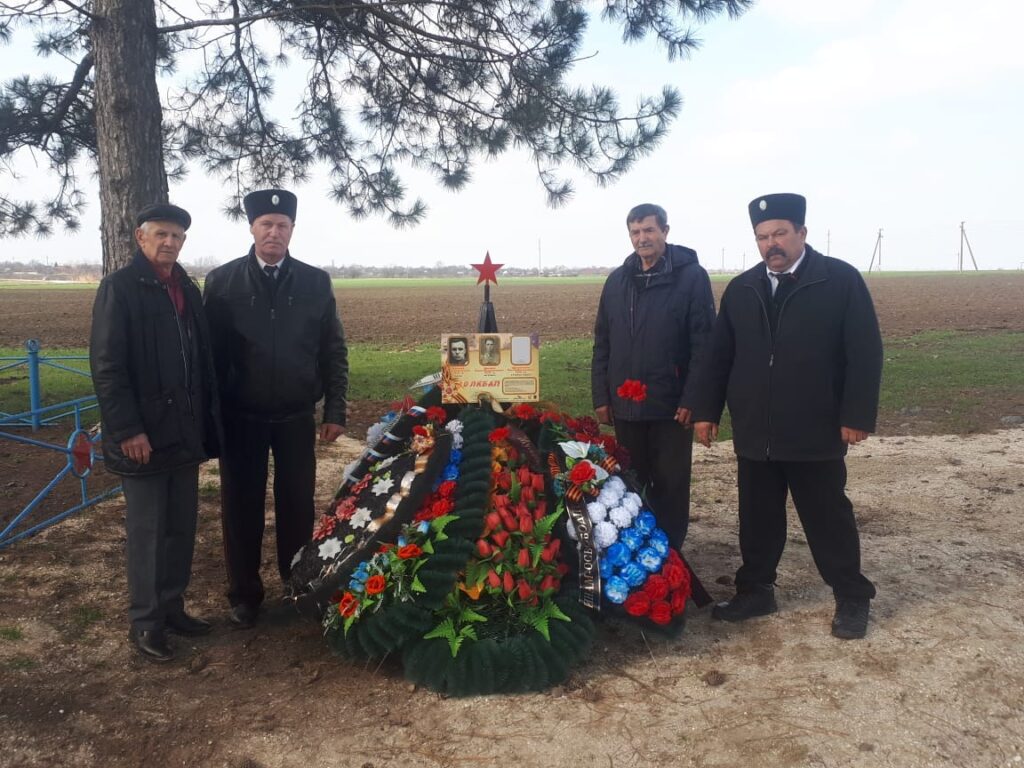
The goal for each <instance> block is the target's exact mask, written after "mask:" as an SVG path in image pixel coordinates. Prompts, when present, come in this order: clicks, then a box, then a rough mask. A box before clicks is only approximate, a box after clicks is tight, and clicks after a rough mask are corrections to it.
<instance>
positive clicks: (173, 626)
mask: <svg viewBox="0 0 1024 768" xmlns="http://www.w3.org/2000/svg"><path fill="white" fill-rule="evenodd" d="M165 621H166V624H167V629H169V630H170V631H171V632H174V633H175V634H178V635H184V636H186V637H199V636H200V635H205V634H208V633H209V632H210V630H212V629H213V625H212V624H211V623H210V622H208V621H207V620H206V619H200V618H199V617H198V616H189V615H188V613H186V612H185V610H184V609H182V610H181V611H180V612H178V613H169V614H167V618H166V620H165Z"/></svg>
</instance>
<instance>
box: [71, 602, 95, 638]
mask: <svg viewBox="0 0 1024 768" xmlns="http://www.w3.org/2000/svg"><path fill="white" fill-rule="evenodd" d="M70 618H71V622H70V623H71V627H70V629H71V631H72V632H73V633H74V634H75V635H80V634H82V633H83V632H85V630H87V629H89V627H91V626H92V625H93V624H95V623H96V622H98V621H99V620H100V619H102V618H103V612H102V611H100V610H99V608H94V607H92V606H90V605H79V606H77V607H76V608H75V609H74V610H73V611H72V612H71V617H70Z"/></svg>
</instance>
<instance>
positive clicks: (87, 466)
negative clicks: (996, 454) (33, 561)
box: [0, 339, 121, 549]
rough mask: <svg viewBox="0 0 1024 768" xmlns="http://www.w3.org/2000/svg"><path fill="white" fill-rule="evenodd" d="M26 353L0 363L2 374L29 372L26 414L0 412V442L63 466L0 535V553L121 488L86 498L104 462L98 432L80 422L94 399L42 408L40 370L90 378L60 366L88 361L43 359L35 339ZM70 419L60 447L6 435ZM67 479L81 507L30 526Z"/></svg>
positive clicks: (59, 357)
mask: <svg viewBox="0 0 1024 768" xmlns="http://www.w3.org/2000/svg"><path fill="white" fill-rule="evenodd" d="M25 351H26V354H25V356H24V357H0V373H2V372H4V371H7V370H11V369H13V368H18V367H20V366H25V367H27V369H28V375H29V392H28V394H29V403H28V405H29V407H28V410H25V411H22V412H20V413H3V412H0V440H10V441H12V442H15V443H19V444H21V445H28V446H32V447H34V448H38V449H41V450H44V451H50V452H56V453H59V454H61V455H62V457H63V458H64V465H63V466H62V467H60V469H58V470H57V473H56V474H55V475H54V477H53V478H52V479H51V480H49V481H48V482H47V483H46V485H44V486H43V488H42V489H40V490H39V491H38V493H36V494H35V496H34V497H33V498H32V500H31V501H29V502H28V504H26V505H25V507H24V508H23V509H22V510H21V511H20V512H19V513H18V514H16V515H15V516H14V518H13V519H12V520H10V522H8V523H7V525H6V526H5V527H4V529H3V530H2V531H0V549H3V548H4V547H7V546H9V545H10V544H13V543H14V542H15V541H18V540H19V539H23V538H26V537H27V536H31V535H32V534H34V533H37V532H39V531H41V530H42V529H44V528H47V527H49V526H51V525H53V524H55V523H58V522H60V521H61V520H63V519H64V518H66V517H68V516H69V515H73V514H74V513H76V512H80V511H82V510H83V509H87V508H88V507H91V506H93V505H94V504H96V503H98V502H100V501H102V500H103V499H106V498H109V497H111V496H113V495H115V494H117V493H120V492H121V486H120V485H117V486H115V487H113V488H109V489H106V490H101V491H99V492H96V491H93V492H92V493H90V489H89V478H90V476H91V475H92V469H93V465H94V464H95V462H96V461H102V459H103V456H102V454H100V453H99V452H98V451H97V446H98V444H99V442H100V432H99V429H98V428H96V429H88V430H87V429H85V428H84V426H83V421H82V416H83V414H84V413H86V412H88V411H92V410H95V409H96V407H97V405H96V396H95V395H89V396H87V397H79V398H75V399H73V400H65V401H63V402H60V403H55V404H53V405H48V406H44V405H42V401H43V384H42V377H41V369H43V368H46V367H51V368H56V369H59V370H63V371H67V372H70V373H73V374H78V375H81V376H85V377H86V378H91V377H90V375H89V372H88V371H87V370H86V371H83V370H81V369H79V368H74V367H70V366H67V365H64V364H63V363H64V361H81V360H88V357H86V356H84V355H56V356H52V357H50V356H45V355H43V354H41V352H42V346H41V345H40V343H39V342H38V341H37V340H35V339H31V340H29V341H27V342H25ZM69 418H71V419H72V423H73V424H74V426H73V428H72V430H71V434H70V435H69V436H68V438H67V440H66V442H64V443H55V442H54V443H51V442H47V441H45V440H38V439H36V438H32V437H28V436H27V435H24V434H17V433H15V432H12V431H8V430H10V429H12V428H24V427H31V429H32V431H33V432H35V431H38V430H39V429H41V428H42V427H43V426H49V425H56V424H59V423H65V422H66V421H67V420H68V419H69ZM66 478H69V482H77V483H78V485H79V491H80V497H81V501H80V502H79V503H77V504H75V505H73V506H71V507H69V508H67V509H65V510H63V511H61V512H59V513H57V514H54V515H52V516H51V517H49V518H47V519H45V520H42V521H40V522H34V521H33V520H32V515H33V513H34V512H36V511H37V510H38V509H39V507H40V506H41V505H42V503H43V501H45V499H46V498H47V497H49V496H50V494H51V493H52V492H53V491H54V489H55V488H57V487H58V486H59V485H60V484H61V482H62V481H64V480H65V479H66ZM25 526H28V527H25Z"/></svg>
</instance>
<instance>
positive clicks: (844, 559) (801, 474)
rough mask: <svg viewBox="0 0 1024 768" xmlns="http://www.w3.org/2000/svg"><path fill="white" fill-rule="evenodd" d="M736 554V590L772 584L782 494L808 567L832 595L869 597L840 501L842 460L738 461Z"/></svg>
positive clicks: (780, 538) (847, 509)
mask: <svg viewBox="0 0 1024 768" xmlns="http://www.w3.org/2000/svg"><path fill="white" fill-rule="evenodd" d="M738 465H739V466H738V469H739V472H738V475H739V504H740V552H741V554H742V555H743V565H742V566H740V569H739V570H738V571H737V572H736V588H737V590H739V591H743V590H744V589H745V588H750V587H752V586H753V585H755V584H773V583H774V582H775V579H776V568H777V566H778V564H779V560H780V559H781V558H782V550H783V548H784V547H785V545H786V493H787V491H788V492H789V493H791V494H792V495H793V505H794V506H795V507H796V511H797V515H798V516H799V517H800V524H801V525H802V526H803V529H804V534H805V535H806V536H807V545H808V546H809V547H810V550H811V556H812V557H813V558H814V564H815V565H816V566H817V567H818V572H819V573H820V574H821V577H822V578H823V579H824V580H825V583H826V584H828V585H829V586H830V587H832V591H833V593H834V594H835V596H836V597H837V598H838V597H852V598H869V599H870V598H873V597H874V596H875V586H874V584H872V583H871V582H870V581H868V580H867V578H865V576H864V574H862V573H861V571H860V537H859V535H858V534H857V521H856V519H855V518H854V516H853V504H851V503H850V500H849V499H848V498H847V497H846V462H845V461H844V460H843V459H833V460H829V461H753V460H751V459H744V458H739V459H738Z"/></svg>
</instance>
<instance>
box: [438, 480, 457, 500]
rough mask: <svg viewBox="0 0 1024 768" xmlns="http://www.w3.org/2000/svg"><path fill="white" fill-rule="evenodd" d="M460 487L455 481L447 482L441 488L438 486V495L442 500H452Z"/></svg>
mask: <svg viewBox="0 0 1024 768" xmlns="http://www.w3.org/2000/svg"><path fill="white" fill-rule="evenodd" d="M457 487H458V485H457V484H456V482H455V481H454V480H445V481H444V482H443V483H441V484H440V485H439V486H437V495H438V496H440V497H441V498H442V499H450V498H451V497H452V496H454V495H455V489H456V488H457Z"/></svg>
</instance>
